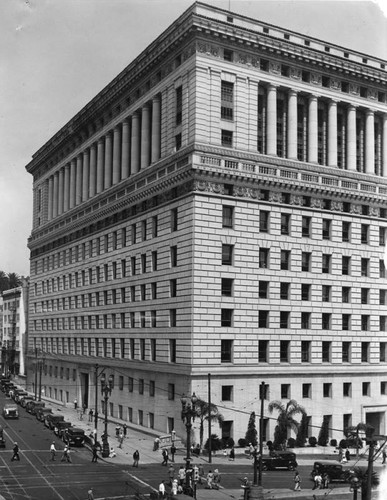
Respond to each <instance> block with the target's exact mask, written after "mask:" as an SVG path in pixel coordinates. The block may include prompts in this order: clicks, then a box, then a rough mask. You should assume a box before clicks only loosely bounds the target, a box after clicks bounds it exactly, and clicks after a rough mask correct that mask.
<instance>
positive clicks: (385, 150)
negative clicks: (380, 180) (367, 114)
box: [381, 114, 387, 177]
mask: <svg viewBox="0 0 387 500" xmlns="http://www.w3.org/2000/svg"><path fill="white" fill-rule="evenodd" d="M382 120H383V124H382V127H383V129H382V166H381V170H382V173H381V175H382V176H383V177H387V114H384V115H383V117H382Z"/></svg>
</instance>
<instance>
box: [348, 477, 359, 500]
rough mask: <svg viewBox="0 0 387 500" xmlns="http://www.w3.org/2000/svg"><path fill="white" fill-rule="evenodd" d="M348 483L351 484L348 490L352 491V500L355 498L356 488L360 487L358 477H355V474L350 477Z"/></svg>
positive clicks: (355, 499)
mask: <svg viewBox="0 0 387 500" xmlns="http://www.w3.org/2000/svg"><path fill="white" fill-rule="evenodd" d="M350 484H351V486H350V488H349V491H353V500H357V490H358V489H359V488H361V484H360V481H359V478H357V477H356V476H353V477H351V479H350Z"/></svg>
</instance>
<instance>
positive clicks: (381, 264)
mask: <svg viewBox="0 0 387 500" xmlns="http://www.w3.org/2000/svg"><path fill="white" fill-rule="evenodd" d="M362 260H363V259H362ZM362 272H363V266H362ZM362 276H368V268H367V274H364V275H363V274H362ZM385 277H386V265H385V264H384V260H379V278H385Z"/></svg>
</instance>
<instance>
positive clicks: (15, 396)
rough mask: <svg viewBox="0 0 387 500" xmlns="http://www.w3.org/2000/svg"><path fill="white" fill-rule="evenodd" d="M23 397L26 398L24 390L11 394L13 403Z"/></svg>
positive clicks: (17, 390)
mask: <svg viewBox="0 0 387 500" xmlns="http://www.w3.org/2000/svg"><path fill="white" fill-rule="evenodd" d="M24 396H28V392H27V391H25V390H24V389H16V390H15V391H14V392H13V394H12V399H13V400H14V401H15V403H18V402H19V401H20V399H21V398H22V397H24Z"/></svg>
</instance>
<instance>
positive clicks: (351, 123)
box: [347, 105, 356, 170]
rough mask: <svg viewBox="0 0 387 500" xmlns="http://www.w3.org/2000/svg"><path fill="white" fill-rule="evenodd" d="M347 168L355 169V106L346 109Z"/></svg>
mask: <svg viewBox="0 0 387 500" xmlns="http://www.w3.org/2000/svg"><path fill="white" fill-rule="evenodd" d="M347 170H356V108H355V106H352V105H350V106H348V111H347Z"/></svg>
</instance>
